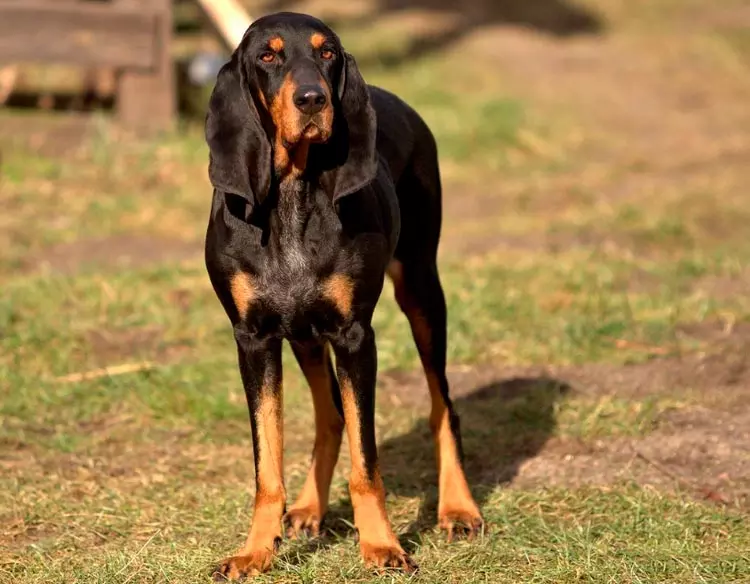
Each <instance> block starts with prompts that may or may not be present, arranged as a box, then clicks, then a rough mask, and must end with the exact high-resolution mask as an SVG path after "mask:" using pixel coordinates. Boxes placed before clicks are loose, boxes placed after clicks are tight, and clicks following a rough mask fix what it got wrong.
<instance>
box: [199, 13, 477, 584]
mask: <svg viewBox="0 0 750 584" xmlns="http://www.w3.org/2000/svg"><path fill="white" fill-rule="evenodd" d="M206 139H207V141H208V145H209V149H210V162H209V177H210V180H211V184H212V186H213V189H214V191H213V203H212V206H211V216H210V220H209V225H208V231H207V234H206V266H207V268H208V273H209V276H210V278H211V283H212V285H213V287H214V289H215V291H216V294H217V296H218V298H219V300H220V301H221V304H222V305H223V307H224V310H225V311H226V313H227V316H228V317H229V319H230V321H231V323H232V326H233V330H234V336H235V340H236V343H237V353H238V358H239V369H240V374H241V378H242V383H243V385H244V388H245V394H246V396H247V403H248V407H249V410H250V425H251V430H252V438H253V450H254V456H255V469H256V494H255V512H254V516H253V521H252V526H251V528H250V531H249V534H248V536H247V540H246V542H245V544H244V546H242V547H241V549H240V550H239V551H237V553H236V554H235V555H234V556H231V557H229V558H227V559H226V560H224V561H223V562H222V563H221V564H220V566H219V568H218V569H217V577H219V578H228V579H236V578H241V577H243V576H245V575H252V574H257V573H260V572H263V571H265V570H267V569H269V568H270V567H271V565H272V563H273V556H274V553H275V551H276V549H277V548H278V546H279V545H280V543H281V541H282V538H283V537H284V536H290V537H294V536H296V535H298V534H299V533H301V532H307V533H309V534H311V535H317V534H318V532H319V529H320V525H321V522H322V520H323V518H324V516H325V513H326V510H327V507H328V493H329V488H330V484H331V476H332V473H333V470H334V467H335V465H336V460H337V458H338V452H339V447H340V445H341V439H342V434H343V432H344V429H346V432H347V436H348V442H349V446H350V449H351V461H352V468H351V475H350V481H349V486H350V492H351V499H352V504H353V506H354V522H355V525H356V527H357V530H358V531H359V545H360V549H361V552H362V556H363V558H364V560H365V562H366V563H367V564H368V565H372V566H375V567H377V568H384V567H391V568H401V569H404V570H414V569H415V568H416V566H415V564H414V562H413V561H412V560H411V558H410V557H409V556H408V555H407V554H406V553H405V552H404V550H403V549H402V547H401V545H400V544H399V542H398V539H397V538H396V536H395V535H394V533H393V530H392V528H391V525H390V522H389V520H388V516H387V513H386V509H385V489H386V488H387V485H384V484H383V480H382V478H381V476H380V472H379V470H378V455H377V448H376V444H375V427H374V406H375V378H376V373H377V352H376V346H375V335H374V333H373V330H372V325H371V320H372V314H373V310H374V308H375V305H376V303H377V301H378V299H379V297H380V294H381V290H382V287H383V280H384V277H385V275H386V274H388V275H389V276H390V277H391V278H392V280H393V283H394V287H395V290H396V299H397V301H398V304H399V306H400V307H401V309H402V310H403V312H404V313H405V314H406V317H407V318H408V320H409V323H410V324H411V328H412V332H413V335H414V340H415V342H416V345H417V348H418V350H419V355H420V358H421V360H422V365H423V367H424V370H425V374H426V376H427V381H428V387H429V390H430V396H431V402H432V411H431V414H430V425H431V427H432V431H433V435H434V439H435V451H436V453H437V463H438V476H439V493H440V500H439V505H438V521H439V525H440V527H442V528H444V529H446V530H447V531H448V534H449V537H452V536H453V534H454V533H456V532H458V531H460V532H464V533H465V532H468V533H474V532H476V531H477V530H479V529H481V527H482V518H481V515H480V512H479V509H478V508H477V505H476V503H475V502H474V499H473V498H472V496H471V492H470V490H469V485H468V484H467V482H466V478H465V475H464V471H463V468H462V448H461V436H460V432H459V423H458V416H457V415H456V413H455V412H454V410H453V406H452V403H451V400H450V398H449V394H448V382H447V380H446V376H445V358H446V357H445V355H446V308H445V299H444V297H443V291H442V288H441V285H440V279H439V276H438V270H437V261H436V260H437V248H438V241H439V238H440V224H441V191H440V175H439V169H438V161H437V149H436V145H435V140H434V138H433V136H432V134H431V132H430V130H429V129H428V127H427V126H426V125H425V123H424V121H423V120H422V119H421V118H420V117H419V115H418V114H417V113H416V112H415V111H414V110H412V109H411V108H410V107H409V106H408V105H406V104H405V103H404V102H403V101H401V100H400V99H399V98H398V97H396V96H394V95H393V94H391V93H388V92H386V91H384V90H382V89H379V88H376V87H373V86H370V85H367V84H366V83H365V82H364V80H363V79H362V76H361V74H360V72H359V70H358V69H357V65H356V63H355V61H354V58H353V57H352V56H351V55H350V54H348V53H347V52H346V51H344V49H343V48H342V46H341V42H340V41H339V39H338V37H337V36H336V34H335V33H334V32H333V31H332V30H331V29H330V28H328V27H327V26H326V25H324V24H323V23H322V22H320V21H319V20H317V19H315V18H313V17H310V16H306V15H302V14H294V13H279V14H274V15H270V16H266V17H263V18H260V19H259V20H257V21H256V22H254V23H253V24H252V26H250V28H249V29H248V30H247V32H246V34H245V36H244V38H243V40H242V42H241V43H240V45H239V47H238V48H237V50H236V51H235V52H234V54H233V55H232V58H231V60H230V61H229V62H228V63H227V64H226V65H225V66H224V67H223V68H222V69H221V71H220V72H219V75H218V78H217V81H216V86H215V88H214V91H213V94H212V96H211V100H210V104H209V111H208V116H207V120H206ZM284 340H286V341H288V342H289V343H290V344H291V346H292V350H293V352H294V355H295V357H296V359H297V361H298V363H299V365H300V367H301V369H302V371H303V373H304V375H305V378H306V379H307V381H308V384H309V385H310V390H311V393H312V400H313V404H314V406H315V446H314V450H313V453H312V463H311V466H310V471H309V475H308V478H307V480H306V482H305V485H304V487H303V489H302V492H301V493H300V495H299V496H298V498H297V500H296V502H294V503H293V504H292V505H291V506H289V508H287V502H286V489H285V486H284V466H283V460H282V457H283V431H282V428H283V389H282V388H283V384H282V371H281V349H282V343H283V341H284ZM334 361H335V366H334Z"/></svg>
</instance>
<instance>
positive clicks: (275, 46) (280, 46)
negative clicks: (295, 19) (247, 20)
mask: <svg viewBox="0 0 750 584" xmlns="http://www.w3.org/2000/svg"><path fill="white" fill-rule="evenodd" d="M268 46H269V48H270V49H271V50H272V51H274V52H275V53H280V52H281V51H282V50H284V39H282V38H281V37H273V38H272V39H271V40H270V41H268Z"/></svg>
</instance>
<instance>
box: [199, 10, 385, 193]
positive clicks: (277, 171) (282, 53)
mask: <svg viewBox="0 0 750 584" xmlns="http://www.w3.org/2000/svg"><path fill="white" fill-rule="evenodd" d="M375 124H376V122H375V113H374V111H373V109H372V107H371V105H370V100H369V93H368V90H367V86H366V84H365V82H364V80H363V79H362V76H361V75H360V73H359V70H358V69H357V65H356V63H355V61H354V59H353V57H352V56H351V55H349V54H348V53H346V52H345V51H344V49H343V47H342V46H341V41H340V40H339V38H338V36H337V35H336V34H335V33H334V32H333V31H332V30H331V29H330V28H328V27H327V26H326V25H325V24H323V23H322V22H321V21H319V20H318V19H316V18H313V17H311V16H307V15H304V14H296V13H289V12H285V13H278V14H273V15H269V16H265V17H263V18H260V19H258V20H256V21H255V22H254V23H253V24H252V25H251V26H250V27H249V28H248V30H247V32H246V33H245V36H244V38H243V40H242V42H241V43H240V45H239V46H238V47H237V49H236V50H235V52H234V54H233V55H232V58H231V60H230V61H229V62H228V63H227V64H226V65H224V67H223V68H222V69H221V71H220V72H219V75H218V78H217V81H216V86H215V87H214V91H213V93H212V95H211V100H210V102H209V108H208V115H207V118H206V139H207V142H208V145H209V149H210V163H209V177H210V179H211V183H212V184H213V186H214V187H215V188H217V189H219V190H221V191H224V192H227V193H232V194H236V195H240V196H242V197H244V198H245V199H246V200H247V201H248V203H249V204H250V205H251V206H252V205H256V204H259V203H262V201H263V199H264V198H265V197H266V195H267V194H268V191H269V189H270V188H271V184H272V182H273V181H274V179H280V178H281V175H283V174H284V173H286V172H288V171H290V169H292V170H294V171H295V172H297V173H303V172H305V171H307V172H308V173H310V172H317V173H319V174H320V175H321V177H320V178H321V181H320V183H321V184H322V185H324V187H326V188H327V189H328V190H330V191H331V192H330V195H331V197H332V199H333V200H334V201H335V200H336V199H338V198H340V197H341V196H344V195H346V194H348V193H351V192H353V191H355V190H357V189H359V188H361V187H362V186H363V185H364V184H366V183H367V182H369V181H370V180H372V178H373V177H374V175H375V171H376V154H375V133H376V127H375ZM300 152H301V153H303V155H302V156H299V153H300ZM300 165H302V167H303V168H299V166H300ZM295 166H296V168H295Z"/></svg>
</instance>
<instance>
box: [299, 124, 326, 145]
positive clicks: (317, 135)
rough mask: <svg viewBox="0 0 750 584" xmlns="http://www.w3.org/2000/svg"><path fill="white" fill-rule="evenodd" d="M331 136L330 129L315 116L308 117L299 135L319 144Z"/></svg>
mask: <svg viewBox="0 0 750 584" xmlns="http://www.w3.org/2000/svg"><path fill="white" fill-rule="evenodd" d="M330 137H331V131H330V130H329V129H327V128H325V127H323V125H322V124H321V123H320V122H319V121H318V120H316V119H315V118H312V119H310V120H309V121H308V122H307V124H306V125H305V126H303V128H302V133H301V135H300V138H301V139H305V140H308V141H310V142H313V143H316V144H320V143H323V142H327V141H328V138H330Z"/></svg>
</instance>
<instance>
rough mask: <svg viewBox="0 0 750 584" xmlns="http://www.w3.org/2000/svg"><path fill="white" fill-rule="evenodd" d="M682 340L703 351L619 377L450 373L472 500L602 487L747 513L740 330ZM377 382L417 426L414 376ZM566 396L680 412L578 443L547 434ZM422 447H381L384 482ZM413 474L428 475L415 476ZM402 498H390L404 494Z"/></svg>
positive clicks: (748, 446) (747, 372)
mask: <svg viewBox="0 0 750 584" xmlns="http://www.w3.org/2000/svg"><path fill="white" fill-rule="evenodd" d="M684 329H685V330H684V331H683V334H686V335H690V336H692V337H693V338H701V339H706V340H710V341H711V345H710V349H711V350H710V351H705V352H703V353H695V354H690V355H684V356H682V357H670V358H664V359H656V360H653V361H650V362H646V363H641V364H634V365H626V366H618V365H612V364H587V365H582V366H570V367H513V368H498V367H494V366H480V367H474V368H469V367H467V368H454V369H452V370H450V372H449V380H450V383H451V393H452V396H453V398H454V402H455V404H456V408H457V410H458V412H459V413H460V415H461V417H462V428H463V429H464V431H463V433H464V440H465V443H466V449H467V462H466V466H467V473H469V474H470V479H471V481H472V483H473V484H475V485H476V486H477V488H478V489H479V490H480V491H482V490H483V489H485V488H488V487H489V488H491V487H492V486H494V485H497V484H499V483H509V484H510V485H511V486H513V487H516V486H517V487H524V486H529V485H535V486H539V485H554V484H560V485H571V486H575V485H581V484H591V485H599V486H603V485H611V484H613V483H617V482H620V481H634V482H636V483H638V484H641V485H651V486H658V487H659V488H664V489H680V490H687V491H688V492H690V493H691V494H693V495H694V496H696V497H699V498H707V499H710V500H713V501H716V502H721V503H738V504H740V505H742V506H743V507H747V506H748V505H750V407H749V406H750V361H748V359H747V354H748V348H750V326H747V325H744V324H743V325H739V326H735V328H734V330H733V331H732V332H731V334H727V332H726V331H725V330H724V329H723V328H722V327H721V325H720V323H711V324H705V325H700V326H698V325H696V326H695V327H684ZM380 380H381V386H380V390H381V394H380V399H381V400H383V401H384V402H385V403H387V404H389V405H391V406H401V407H404V406H412V407H414V408H418V409H419V410H420V411H422V412H424V413H425V415H427V412H428V411H429V400H428V392H427V388H426V384H425V382H424V380H423V375H422V374H421V372H416V371H415V372H386V373H384V374H382V375H381V377H380ZM568 395H573V396H575V395H579V396H585V397H594V398H596V397H605V396H613V397H616V398H618V399H620V400H623V399H624V400H634V401H640V400H643V399H645V398H648V397H652V396H664V397H669V398H673V399H676V400H678V401H680V402H682V403H683V404H684V405H681V406H680V407H679V408H677V409H674V410H667V411H665V412H662V413H661V414H659V415H658V416H657V418H656V419H655V421H654V424H653V427H652V428H651V429H650V430H649V431H648V433H647V434H646V435H644V436H638V437H631V436H626V437H622V436H617V437H612V438H603V439H595V440H582V439H578V438H572V437H569V436H560V435H559V434H557V432H556V428H555V424H556V422H555V419H556V417H555V414H554V412H555V411H556V406H555V404H556V403H557V402H558V401H560V400H564V399H566V396H568ZM428 440H429V434H428V431H427V425H426V424H424V428H422V427H421V425H419V427H415V429H414V430H413V431H412V432H411V433H410V434H408V435H407V436H400V437H397V438H393V439H391V440H389V441H387V442H386V443H385V444H384V445H383V453H384V454H383V461H384V462H383V465H384V467H385V468H386V473H387V472H388V471H387V469H388V468H389V467H391V465H393V468H397V469H403V468H404V467H409V465H412V466H414V464H415V463H414V462H413V461H414V460H415V459H416V458H418V453H417V450H418V449H417V447H416V446H414V444H421V445H422V446H424V444H425V442H428ZM490 452H492V453H493V454H492V456H489V457H488V453H490ZM388 457H390V458H391V459H392V460H391V461H390V462H389V460H388ZM394 460H395V462H394ZM407 461H411V462H407ZM414 472H415V473H416V474H417V475H419V473H425V472H430V471H429V467H428V466H426V465H425V467H424V469H421V470H419V469H417V470H415V471H414ZM392 474H393V480H394V481H402V483H403V482H404V480H405V479H404V473H403V470H401V471H400V474H399V472H396V471H395V470H394V471H393V472H392ZM414 480H415V482H416V480H417V479H416V478H415V479H414ZM407 482H408V479H407ZM414 489H415V488H414ZM414 489H410V488H405V487H402V490H403V491H404V492H405V493H406V494H413V492H412V490H414Z"/></svg>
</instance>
